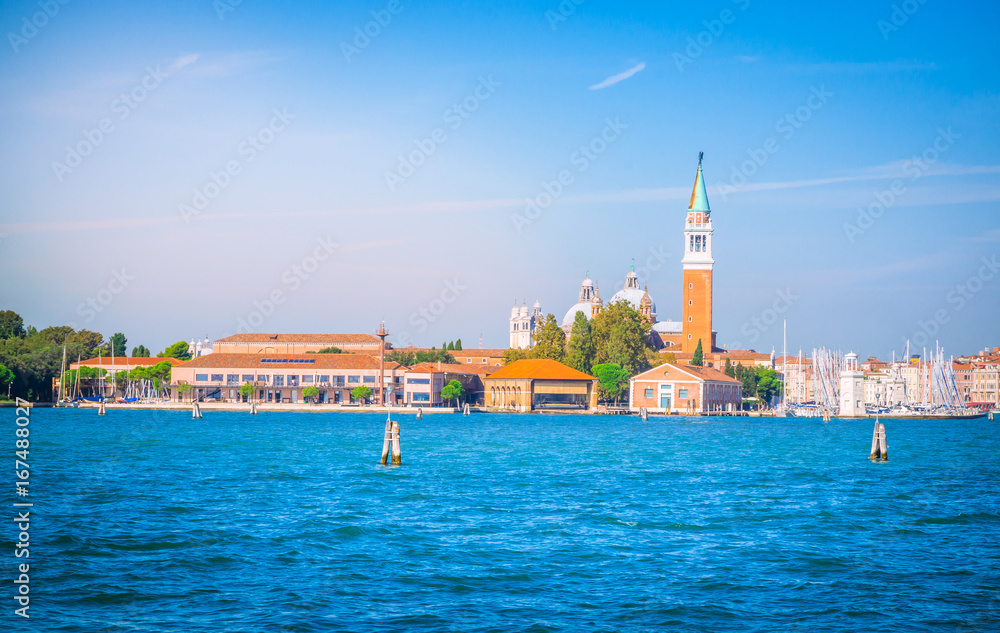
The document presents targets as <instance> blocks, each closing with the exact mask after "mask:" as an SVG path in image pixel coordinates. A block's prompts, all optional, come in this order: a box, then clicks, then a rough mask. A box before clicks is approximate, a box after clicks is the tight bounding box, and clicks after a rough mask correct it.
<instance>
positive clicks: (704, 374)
mask: <svg viewBox="0 0 1000 633" xmlns="http://www.w3.org/2000/svg"><path fill="white" fill-rule="evenodd" d="M664 367H672V368H674V369H676V370H678V371H680V372H683V373H686V374H688V375H689V376H692V377H694V378H701V379H703V380H710V381H712V382H728V383H736V384H742V383H741V382H740V381H739V380H736V379H735V378H730V377H729V376H727V375H726V374H724V373H722V372H721V371H719V370H717V369H713V368H711V367H695V366H693V365H681V364H678V363H664V364H662V365H660V366H659V367H654V368H652V369H647V370H646V371H644V372H642V373H641V374H639V375H638V376H635V378H636V379H639V380H647V379H650V378H651V377H646V376H647V374H653V375H654V376H656V375H658V374H660V373H666V372H659V371H657V370H661V369H663V368H664Z"/></svg>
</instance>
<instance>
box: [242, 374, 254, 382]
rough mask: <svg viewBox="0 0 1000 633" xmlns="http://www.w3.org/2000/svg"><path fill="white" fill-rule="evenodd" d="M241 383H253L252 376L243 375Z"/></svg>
mask: <svg viewBox="0 0 1000 633" xmlns="http://www.w3.org/2000/svg"><path fill="white" fill-rule="evenodd" d="M243 382H253V374H243Z"/></svg>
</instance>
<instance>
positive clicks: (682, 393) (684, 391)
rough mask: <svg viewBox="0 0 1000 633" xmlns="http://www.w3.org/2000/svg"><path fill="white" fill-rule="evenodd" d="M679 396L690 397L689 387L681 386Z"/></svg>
mask: <svg viewBox="0 0 1000 633" xmlns="http://www.w3.org/2000/svg"><path fill="white" fill-rule="evenodd" d="M677 397H678V398H687V397H688V390H687V387H681V388H680V389H679V390H678V391H677Z"/></svg>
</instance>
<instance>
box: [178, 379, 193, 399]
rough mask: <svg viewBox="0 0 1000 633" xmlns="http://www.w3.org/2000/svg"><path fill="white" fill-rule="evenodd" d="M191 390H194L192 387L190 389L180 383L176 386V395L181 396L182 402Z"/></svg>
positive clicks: (187, 385) (188, 386)
mask: <svg viewBox="0 0 1000 633" xmlns="http://www.w3.org/2000/svg"><path fill="white" fill-rule="evenodd" d="M192 389H194V387H192V386H191V385H189V384H188V383H186V382H182V383H181V384H179V385H177V393H179V394H181V400H184V398H186V397H187V394H188V393H190V392H191V390H192Z"/></svg>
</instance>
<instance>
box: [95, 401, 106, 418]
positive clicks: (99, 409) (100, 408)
mask: <svg viewBox="0 0 1000 633" xmlns="http://www.w3.org/2000/svg"><path fill="white" fill-rule="evenodd" d="M106 413H107V411H106V410H105V408H104V401H103V400H101V403H100V404H99V405H97V415H104V414H106Z"/></svg>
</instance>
